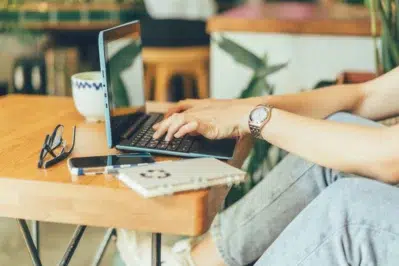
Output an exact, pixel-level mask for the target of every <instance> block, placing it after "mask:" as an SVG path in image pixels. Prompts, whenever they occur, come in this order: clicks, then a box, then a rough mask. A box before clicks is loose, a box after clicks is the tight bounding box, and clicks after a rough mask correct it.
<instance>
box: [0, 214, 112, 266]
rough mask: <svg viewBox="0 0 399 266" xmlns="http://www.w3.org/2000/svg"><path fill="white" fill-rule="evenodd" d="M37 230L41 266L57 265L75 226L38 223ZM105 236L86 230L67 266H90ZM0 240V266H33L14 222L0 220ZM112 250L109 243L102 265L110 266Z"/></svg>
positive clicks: (102, 230) (90, 229) (102, 231)
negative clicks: (38, 230)
mask: <svg viewBox="0 0 399 266" xmlns="http://www.w3.org/2000/svg"><path fill="white" fill-rule="evenodd" d="M29 224H30V223H29ZM40 230H41V231H40V234H41V259H42V263H43V265H44V266H46V265H57V264H58V262H59V260H60V259H61V258H62V256H63V254H64V252H65V249H66V247H67V245H68V242H69V240H70V238H71V236H72V234H73V232H74V230H75V226H73V225H64V224H56V223H40ZM104 233H105V229H104V228H93V227H89V228H87V229H86V231H85V233H84V234H83V238H82V239H81V242H80V243H79V246H78V248H77V250H76V252H75V255H74V256H73V257H72V260H71V262H70V264H69V265H71V266H82V265H91V261H92V259H93V257H94V255H95V252H96V250H97V246H98V245H99V244H100V242H101V240H102V237H103V235H104ZM0 236H1V237H0V265H16V266H25V265H28V266H30V265H32V263H31V259H30V257H29V253H28V250H27V248H26V246H25V242H24V240H23V238H22V234H21V232H20V230H19V226H18V223H17V222H16V220H15V219H9V218H0ZM115 250H116V249H115V243H114V241H111V242H110V245H109V247H108V250H107V252H106V253H105V256H104V258H103V261H102V263H101V265H113V260H114V254H115Z"/></svg>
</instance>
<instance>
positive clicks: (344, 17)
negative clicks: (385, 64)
mask: <svg viewBox="0 0 399 266" xmlns="http://www.w3.org/2000/svg"><path fill="white" fill-rule="evenodd" d="M224 31H233V32H234V31H236V32H274V33H293V34H305V33H306V34H320V35H351V36H370V35H371V31H370V14H369V11H368V9H367V8H366V7H364V6H361V5H349V4H342V3H338V2H336V3H332V4H320V3H301V2H298V3H295V2H292V3H284V2H280V3H262V4H245V5H242V6H239V7H237V8H234V9H232V10H230V11H227V12H224V13H222V14H220V15H217V16H214V17H212V18H210V19H209V20H208V32H210V33H211V32H224ZM379 31H380V27H378V33H379Z"/></svg>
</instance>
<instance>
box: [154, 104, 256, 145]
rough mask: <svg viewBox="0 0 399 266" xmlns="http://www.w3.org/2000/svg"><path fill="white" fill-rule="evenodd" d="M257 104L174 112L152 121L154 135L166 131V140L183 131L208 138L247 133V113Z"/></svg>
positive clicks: (177, 136)
mask: <svg viewBox="0 0 399 266" xmlns="http://www.w3.org/2000/svg"><path fill="white" fill-rule="evenodd" d="M255 106H256V105H253V104H248V102H244V103H242V104H234V105H233V104H228V105H216V106H211V107H194V108H191V109H190V110H189V111H185V112H183V113H175V114H173V115H171V116H169V117H168V118H167V119H165V120H163V121H162V122H161V123H158V124H156V125H154V129H155V130H156V131H155V133H154V136H153V137H154V138H155V139H158V138H160V137H161V136H163V135H165V134H166V136H165V140H166V141H170V140H171V139H172V138H173V137H175V138H181V137H183V136H184V135H186V134H200V135H203V136H204V137H206V138H208V139H223V138H233V137H241V136H243V135H246V134H248V133H249V132H250V131H249V126H248V117H249V114H250V112H251V111H252V109H253V108H254V107H255Z"/></svg>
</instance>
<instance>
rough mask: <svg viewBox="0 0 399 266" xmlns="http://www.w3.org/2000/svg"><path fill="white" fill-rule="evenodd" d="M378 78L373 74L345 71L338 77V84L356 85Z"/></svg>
mask: <svg viewBox="0 0 399 266" xmlns="http://www.w3.org/2000/svg"><path fill="white" fill-rule="evenodd" d="M376 77H377V74H375V73H373V72H356V71H345V72H343V73H341V74H340V75H338V77H337V84H354V83H362V82H366V81H369V80H372V79H374V78H376Z"/></svg>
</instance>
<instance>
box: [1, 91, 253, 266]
mask: <svg viewBox="0 0 399 266" xmlns="http://www.w3.org/2000/svg"><path fill="white" fill-rule="evenodd" d="M167 106H168V105H167V104H156V103H148V104H147V109H148V110H150V111H156V112H159V111H165V109H166V108H167ZM57 124H63V125H64V126H65V129H64V138H65V139H66V140H67V141H71V136H72V127H73V126H74V125H76V126H77V130H76V145H75V149H74V151H73V154H72V155H71V156H74V157H76V156H91V155H106V154H110V153H117V151H116V150H114V149H112V150H111V149H108V148H107V146H106V136H105V130H104V124H103V123H96V124H91V123H86V122H85V121H84V119H83V118H82V117H81V116H80V115H79V114H78V113H77V112H76V111H75V108H74V105H73V101H72V99H71V98H66V97H65V98H64V97H49V96H21V95H19V96H16V95H10V96H5V97H2V98H0V125H1V126H0V136H1V138H0V215H1V216H4V217H12V218H18V219H23V220H22V221H24V220H25V219H29V220H38V221H46V222H58V223H68V224H78V225H79V224H80V225H88V226H100V227H107V228H126V229H133V230H141V231H148V232H155V233H168V234H179V235H188V236H197V235H200V234H203V233H204V232H206V231H207V230H208V228H209V226H210V224H211V222H212V220H213V218H214V216H215V215H216V213H217V212H218V210H219V209H220V207H221V204H222V201H223V199H224V197H225V196H226V193H227V189H226V188H225V187H214V188H212V189H207V190H201V191H195V192H187V193H180V194H177V195H174V196H169V197H160V198H153V199H144V198H142V197H141V196H139V195H138V194H136V193H135V192H133V191H132V190H130V189H128V188H127V187H126V186H124V185H123V184H122V183H121V182H119V181H118V180H117V179H115V178H114V177H111V176H102V175H98V176H85V177H81V178H79V179H74V178H72V177H71V175H70V174H69V171H68V168H67V165H66V161H64V162H62V163H60V164H58V165H55V166H53V167H51V168H49V169H48V170H44V169H38V168H37V160H38V156H39V151H40V149H41V147H42V144H43V142H44V137H45V135H46V134H50V133H51V132H52V131H53V129H54V127H55V126H56V125H57ZM240 145H241V144H240ZM242 147H244V146H242ZM247 152H248V148H242V149H236V152H235V155H234V159H233V160H232V161H231V163H232V164H234V165H237V166H238V165H240V164H241V163H242V161H243V158H245V156H246V155H247ZM155 159H156V160H157V161H159V160H165V159H176V158H172V157H158V156H156V157H155ZM20 221H21V220H20ZM21 225H22V226H23V223H22V224H21ZM25 233H27V232H26V231H25ZM82 233H83V232H81V231H78V230H77V232H76V235H75V236H76V237H79V234H82ZM75 236H74V237H75ZM80 236H81V235H80ZM79 238H80V237H79ZM158 240H159V239H158ZM33 242H34V240H33ZM72 254H73V250H72ZM62 265H67V263H66V264H62Z"/></svg>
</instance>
